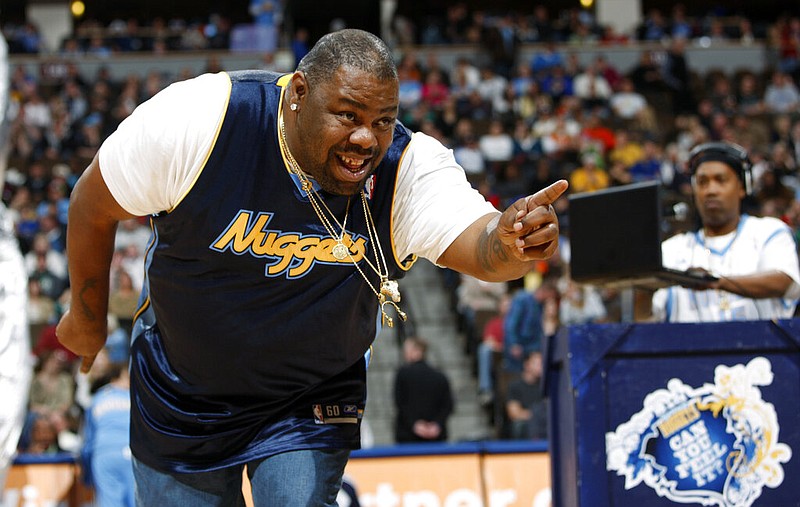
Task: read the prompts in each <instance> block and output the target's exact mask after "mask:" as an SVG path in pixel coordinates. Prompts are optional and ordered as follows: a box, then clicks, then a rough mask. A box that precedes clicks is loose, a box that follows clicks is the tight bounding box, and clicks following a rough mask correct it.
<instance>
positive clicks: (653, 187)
mask: <svg viewBox="0 0 800 507" xmlns="http://www.w3.org/2000/svg"><path fill="white" fill-rule="evenodd" d="M661 217H662V212H661V184H660V183H659V182H645V183H635V184H631V185H625V186H621V187H613V188H609V189H605V190H600V191H596V192H585V193H580V194H574V195H571V196H569V238H570V251H571V254H570V272H571V276H572V278H573V279H574V280H575V281H578V282H582V283H597V284H599V283H604V282H614V281H618V280H620V279H625V278H636V277H640V276H641V277H645V276H649V275H651V274H652V273H653V272H656V271H658V270H660V269H661V266H662V265H661Z"/></svg>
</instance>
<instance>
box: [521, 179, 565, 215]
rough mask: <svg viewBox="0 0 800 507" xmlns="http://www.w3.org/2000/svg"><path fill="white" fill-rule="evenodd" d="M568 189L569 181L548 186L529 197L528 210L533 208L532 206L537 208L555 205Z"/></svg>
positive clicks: (561, 181) (560, 181)
mask: <svg viewBox="0 0 800 507" xmlns="http://www.w3.org/2000/svg"><path fill="white" fill-rule="evenodd" d="M567 187H569V183H567V180H558V181H556V182H555V183H553V184H551V185H550V186H547V187H545V188H543V189H541V190H539V191H538V192H536V193H535V194H533V195H531V196H529V197H528V208H529V209H530V208H531V204H532V205H533V207H534V208H535V207H536V206H547V205H548V204H553V203H554V202H556V200H557V199H558V198H559V197H561V194H563V193H564V192H565V191H566V190H567Z"/></svg>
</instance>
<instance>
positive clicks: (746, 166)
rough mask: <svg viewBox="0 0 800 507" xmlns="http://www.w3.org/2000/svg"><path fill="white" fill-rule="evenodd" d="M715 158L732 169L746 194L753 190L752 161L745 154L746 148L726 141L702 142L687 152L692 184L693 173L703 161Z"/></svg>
mask: <svg viewBox="0 0 800 507" xmlns="http://www.w3.org/2000/svg"><path fill="white" fill-rule="evenodd" d="M709 160H715V161H719V162H723V163H725V164H727V165H728V166H730V168H731V169H733V170H734V172H735V173H736V175H737V176H739V179H740V180H741V181H742V184H743V185H744V192H745V194H746V195H751V194H752V192H753V173H752V171H751V168H752V167H753V163H752V162H751V161H750V157H748V156H747V150H745V149H744V148H742V147H741V146H739V145H738V144H734V143H726V142H711V143H703V144H699V145H697V146H695V147H694V148H693V149H692V151H691V152H689V162H688V165H689V173H690V174H691V175H692V184H694V173H695V171H697V168H698V167H699V166H700V164H702V163H703V162H708V161H709Z"/></svg>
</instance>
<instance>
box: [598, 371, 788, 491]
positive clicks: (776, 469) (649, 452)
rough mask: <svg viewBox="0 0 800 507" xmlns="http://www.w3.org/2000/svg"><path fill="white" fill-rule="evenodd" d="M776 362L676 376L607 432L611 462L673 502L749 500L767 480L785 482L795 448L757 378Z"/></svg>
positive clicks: (768, 377)
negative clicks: (695, 380) (703, 376)
mask: <svg viewBox="0 0 800 507" xmlns="http://www.w3.org/2000/svg"><path fill="white" fill-rule="evenodd" d="M772 381H773V373H772V364H771V363H770V362H769V360H767V359H766V358H764V357H757V358H754V359H753V360H752V361H750V362H749V363H748V364H747V365H742V364H737V365H735V366H732V367H728V366H724V365H719V366H717V367H716V369H715V371H714V383H713V384H705V385H703V386H702V387H699V388H692V387H690V386H688V385H686V384H684V383H683V382H682V381H681V380H680V379H676V378H673V379H671V380H670V381H669V382H668V383H667V389H659V390H658V391H655V392H653V393H651V394H649V395H648V396H647V397H646V398H645V400H644V408H643V409H642V410H641V411H640V412H638V413H637V414H634V415H633V417H631V419H630V420H629V421H628V422H625V423H623V424H620V425H619V426H618V427H617V429H616V431H613V432H608V433H607V434H606V455H607V464H606V465H607V469H608V470H609V471H614V472H616V473H617V475H619V476H624V477H625V489H626V490H627V489H632V488H634V487H636V486H638V485H639V484H641V483H644V484H646V485H647V486H649V487H651V488H653V490H655V492H656V493H657V494H658V495H659V496H662V497H666V498H668V499H670V500H672V501H674V502H679V503H691V502H697V503H699V504H703V505H716V506H719V507H750V506H751V505H753V502H754V501H755V500H756V499H757V498H758V497H759V496H761V492H762V490H763V488H764V486H767V487H769V488H777V487H778V486H780V485H781V483H783V479H784V471H783V466H782V465H783V463H787V462H788V461H789V460H790V459H791V457H792V450H791V448H790V447H789V446H788V445H786V444H783V443H780V442H779V441H778V433H779V429H780V428H779V425H778V420H777V416H776V413H775V407H774V406H773V405H772V404H771V403H768V402H766V401H764V400H763V399H762V398H761V391H760V389H759V388H758V386H768V385H770V384H772Z"/></svg>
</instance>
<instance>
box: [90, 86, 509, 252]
mask: <svg viewBox="0 0 800 507" xmlns="http://www.w3.org/2000/svg"><path fill="white" fill-rule="evenodd" d="M229 90H230V80H229V79H228V77H227V75H226V74H225V73H219V74H204V75H202V76H199V77H197V78H194V79H190V80H187V81H181V82H178V83H174V84H172V85H170V86H169V87H167V88H166V89H165V90H164V91H162V92H161V93H159V94H158V95H156V96H154V97H153V98H151V99H150V100H148V101H147V102H145V103H143V104H141V105H140V106H139V107H138V108H137V109H136V111H135V112H134V114H133V115H131V116H130V117H129V118H127V119H126V120H125V121H124V122H122V124H121V125H120V127H119V129H118V130H117V132H120V134H117V133H114V134H112V135H111V136H109V138H108V139H107V140H106V141H105V142H104V143H103V145H102V146H101V148H100V153H99V157H100V168H101V171H102V173H103V179H104V181H105V182H106V185H108V188H109V190H110V191H111V194H112V195H113V196H114V198H115V199H116V200H117V202H118V203H119V204H120V206H122V207H123V208H124V209H125V210H126V211H128V212H129V213H131V214H133V215H138V216H145V215H149V214H152V213H157V212H160V211H163V210H170V209H172V208H173V207H174V206H175V205H176V204H177V203H178V202H180V200H181V199H182V198H183V196H184V195H185V194H186V193H187V192H188V191H189V190H190V189H191V187H192V185H193V184H194V182H195V180H196V179H197V177H198V175H199V174H200V171H201V170H202V168H203V165H204V164H205V162H206V157H207V155H208V152H209V150H210V149H211V146H212V145H213V142H214V140H215V138H216V134H217V128H218V125H219V123H220V121H221V119H222V118H223V116H224V114H225V108H226V107H227V101H228V96H229ZM198 104H203V107H197V105H198ZM136 138H142V139H143V141H142V142H131V139H136ZM140 146H148V147H149V148H148V150H140V149H137V148H138V147H140ZM175 146H179V147H180V149H178V150H176V149H174V147H175ZM131 168H136V170H135V171H134V170H131ZM395 203H396V205H395V207H394V210H393V216H392V224H393V230H392V234H393V238H394V243H395V248H396V253H397V258H398V259H404V258H405V257H406V256H407V255H409V254H415V255H419V256H421V257H424V258H426V259H428V260H430V261H432V262H436V260H437V259H438V258H439V256H441V254H442V253H444V251H445V250H446V249H447V247H448V246H450V244H451V243H452V242H453V241H454V240H455V239H456V238H457V237H458V235H459V234H461V233H462V232H463V231H464V230H465V229H466V228H467V227H468V226H469V225H471V224H472V223H473V222H474V221H475V220H476V219H478V218H480V217H482V216H484V215H487V214H489V213H496V212H497V210H496V209H495V208H494V206H492V205H491V204H490V203H488V202H486V200H485V199H484V198H483V196H481V194H480V193H478V191H476V190H475V189H473V188H472V187H471V186H470V184H469V182H468V181H467V179H466V176H465V175H464V170H463V169H462V168H461V167H460V166H459V165H458V164H457V163H456V160H455V158H454V156H453V153H452V151H451V150H449V149H447V148H445V147H444V146H443V145H442V144H441V143H439V142H438V141H436V140H435V139H434V138H432V137H430V136H427V135H425V134H422V133H419V132H417V133H415V134H413V136H412V138H411V142H410V143H409V145H408V149H407V150H406V153H405V155H404V156H403V159H402V163H401V167H400V169H399V172H398V181H397V187H396V194H395Z"/></svg>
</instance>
